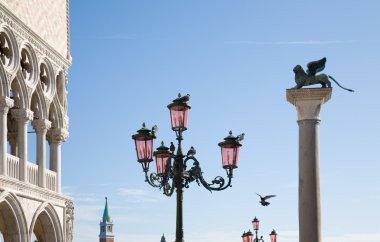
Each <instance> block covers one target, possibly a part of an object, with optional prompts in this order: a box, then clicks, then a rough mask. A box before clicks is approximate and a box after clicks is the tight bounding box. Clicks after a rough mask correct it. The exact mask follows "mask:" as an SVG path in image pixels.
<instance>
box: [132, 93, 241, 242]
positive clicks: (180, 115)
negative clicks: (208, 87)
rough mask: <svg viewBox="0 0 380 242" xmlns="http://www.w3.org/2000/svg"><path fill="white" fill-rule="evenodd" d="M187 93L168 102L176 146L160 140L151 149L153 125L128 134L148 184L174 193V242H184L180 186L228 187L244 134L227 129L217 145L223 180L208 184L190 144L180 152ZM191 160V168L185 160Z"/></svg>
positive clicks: (168, 194)
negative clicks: (153, 164)
mask: <svg viewBox="0 0 380 242" xmlns="http://www.w3.org/2000/svg"><path fill="white" fill-rule="evenodd" d="M189 99H190V97H189V95H187V96H183V97H181V95H178V98H176V99H174V100H173V102H172V103H171V104H169V105H168V108H169V110H170V117H171V125H172V130H173V131H174V132H175V133H176V139H177V152H176V153H175V149H176V147H175V146H174V144H173V143H171V145H170V148H168V147H166V146H165V145H164V142H161V146H159V147H158V148H157V150H156V151H154V152H153V140H154V139H155V138H156V133H157V126H153V127H152V129H148V128H146V127H145V123H143V127H142V128H141V129H139V130H138V131H137V134H134V135H132V139H133V140H134V141H135V146H136V153H137V161H138V162H139V163H140V164H141V165H142V168H143V171H144V173H145V181H146V182H147V183H148V184H149V185H151V186H152V187H155V188H159V189H160V190H162V191H163V193H164V194H165V195H166V196H172V195H173V193H174V190H175V191H176V193H177V216H176V240H175V242H184V233H183V192H184V188H189V184H190V183H191V182H193V181H196V182H197V184H198V186H200V185H201V184H202V186H203V187H205V188H206V189H207V190H209V191H210V192H211V191H222V190H224V189H226V188H228V187H230V186H231V181H232V177H233V170H234V169H235V168H237V167H238V166H237V165H238V158H239V150H240V147H241V146H242V145H241V143H240V142H241V141H242V140H243V138H244V134H241V135H238V136H236V137H235V136H233V135H232V132H231V131H230V133H229V136H227V137H226V138H224V141H222V142H220V143H219V144H218V145H219V146H220V147H221V154H222V166H223V168H224V169H225V170H226V174H227V179H228V180H227V181H226V180H225V179H224V178H223V177H221V176H217V177H215V178H214V180H212V181H211V183H209V182H207V181H206V180H205V179H204V177H203V171H202V169H201V167H200V164H199V161H198V160H197V159H196V158H195V154H196V150H195V149H194V147H192V146H191V148H190V149H189V151H188V152H187V154H186V155H184V154H183V152H182V140H183V136H182V133H183V131H185V130H187V120H188V111H189V109H190V106H189V105H188V104H187V102H188V101H189ZM153 157H154V158H155V160H156V172H153V173H150V174H149V175H148V172H149V164H150V163H151V162H152V161H153ZM190 162H192V165H191V167H190V168H189V169H188V166H190V165H189V164H188V163H190Z"/></svg>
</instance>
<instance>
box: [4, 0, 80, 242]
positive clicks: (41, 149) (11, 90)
mask: <svg viewBox="0 0 380 242" xmlns="http://www.w3.org/2000/svg"><path fill="white" fill-rule="evenodd" d="M68 9H69V3H68V0H33V1H30V0H0V238H1V236H2V237H3V239H4V241H5V242H32V241H31V240H32V237H33V238H36V239H37V240H38V242H71V241H72V237H73V233H72V231H73V219H74V214H73V210H74V207H73V203H72V199H71V198H70V197H69V196H66V195H64V194H62V192H61V176H62V171H61V145H62V144H63V143H64V142H65V141H66V140H67V138H68V134H69V133H68V117H67V100H66V95H67V92H66V85H67V78H66V76H67V71H68V68H69V66H70V65H71V57H70V52H69V11H68ZM28 133H29V134H28ZM31 139H33V140H35V145H34V146H35V153H36V158H35V157H31V156H30V155H28V143H29V144H30V143H31V142H30V140H31ZM28 141H29V142H28ZM30 148H31V147H29V150H30ZM33 148H34V147H33ZM47 154H49V155H47ZM0 241H1V239H0Z"/></svg>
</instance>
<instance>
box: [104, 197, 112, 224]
mask: <svg viewBox="0 0 380 242" xmlns="http://www.w3.org/2000/svg"><path fill="white" fill-rule="evenodd" d="M106 221H107V222H111V218H110V214H109V213H108V201H107V197H106V206H105V207H104V212H103V222H106Z"/></svg>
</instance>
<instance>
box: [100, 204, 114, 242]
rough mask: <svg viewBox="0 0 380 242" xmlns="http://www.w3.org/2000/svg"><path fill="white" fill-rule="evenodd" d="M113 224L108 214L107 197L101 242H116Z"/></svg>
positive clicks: (101, 224) (101, 229)
mask: <svg viewBox="0 0 380 242" xmlns="http://www.w3.org/2000/svg"><path fill="white" fill-rule="evenodd" d="M114 237H115V235H114V234H113V222H111V217H110V215H109V212H108V201H107V197H106V205H105V207H104V212H103V219H102V221H100V234H99V242H114Z"/></svg>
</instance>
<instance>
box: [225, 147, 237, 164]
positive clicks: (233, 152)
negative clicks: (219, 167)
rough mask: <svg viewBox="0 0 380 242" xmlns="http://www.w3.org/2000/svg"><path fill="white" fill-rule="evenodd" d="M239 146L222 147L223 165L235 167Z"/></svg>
mask: <svg viewBox="0 0 380 242" xmlns="http://www.w3.org/2000/svg"><path fill="white" fill-rule="evenodd" d="M239 150H240V147H222V163H223V167H225V166H230V167H231V166H232V167H237V165H238V158H239Z"/></svg>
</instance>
